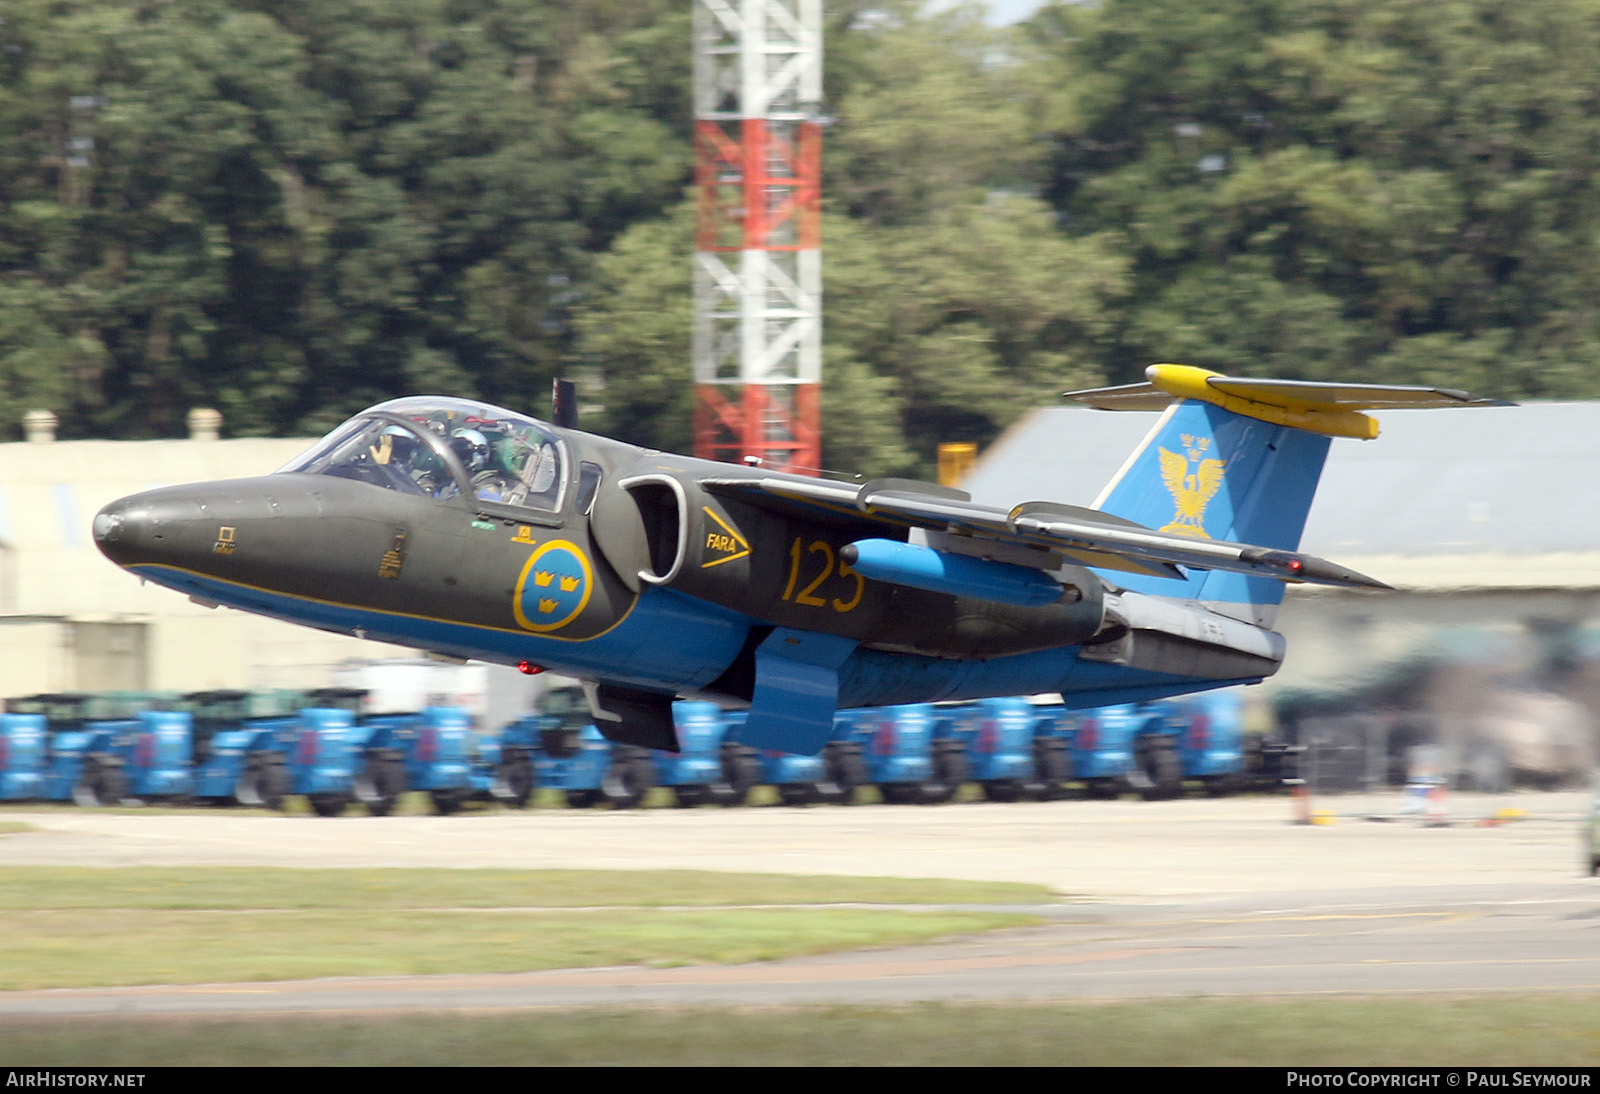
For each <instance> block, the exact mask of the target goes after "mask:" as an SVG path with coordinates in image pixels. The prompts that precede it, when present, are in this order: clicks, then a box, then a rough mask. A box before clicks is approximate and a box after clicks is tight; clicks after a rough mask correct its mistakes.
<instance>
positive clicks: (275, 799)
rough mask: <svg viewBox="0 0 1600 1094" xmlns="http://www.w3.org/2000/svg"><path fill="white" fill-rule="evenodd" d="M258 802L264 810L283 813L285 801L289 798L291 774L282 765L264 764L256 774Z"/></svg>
mask: <svg viewBox="0 0 1600 1094" xmlns="http://www.w3.org/2000/svg"><path fill="white" fill-rule="evenodd" d="M255 779H256V781H255V796H256V802H257V804H258V805H260V806H261V807H262V808H264V809H271V810H273V811H274V812H277V813H281V812H283V802H284V799H285V798H287V797H288V796H289V772H288V771H287V770H285V768H284V766H283V765H282V764H281V763H264V764H262V765H261V767H260V769H259V770H258V771H257V772H256V777H255Z"/></svg>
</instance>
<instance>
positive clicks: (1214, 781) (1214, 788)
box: [1200, 775, 1238, 798]
mask: <svg viewBox="0 0 1600 1094" xmlns="http://www.w3.org/2000/svg"><path fill="white" fill-rule="evenodd" d="M1200 784H1201V785H1202V786H1204V787H1205V789H1206V797H1208V798H1225V797H1227V796H1228V795H1229V794H1232V793H1233V792H1234V791H1235V790H1236V789H1237V788H1238V777H1237V776H1235V775H1207V776H1205V777H1204V778H1202V779H1201V780H1200Z"/></svg>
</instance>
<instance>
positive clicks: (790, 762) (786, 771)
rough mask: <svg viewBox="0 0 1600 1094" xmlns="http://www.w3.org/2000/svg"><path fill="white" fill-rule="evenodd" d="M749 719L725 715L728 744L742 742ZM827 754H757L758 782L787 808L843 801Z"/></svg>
mask: <svg viewBox="0 0 1600 1094" xmlns="http://www.w3.org/2000/svg"><path fill="white" fill-rule="evenodd" d="M749 715H750V712H749V711H747V710H728V711H724V712H723V715H722V717H723V719H724V721H726V723H727V726H728V731H727V736H726V741H727V742H736V741H738V740H739V731H740V730H741V729H743V728H744V722H745V719H746V718H747V717H749ZM834 743H836V742H830V743H829V745H830V747H831V746H832V745H833V744H834ZM834 751H835V752H837V751H838V750H837V749H835V750H834ZM827 754H828V752H827V749H826V748H825V749H824V750H823V754H822V755H820V756H797V755H795V754H793V753H791V752H774V751H773V750H771V749H763V750H758V751H756V752H755V757H756V762H757V763H758V764H759V765H760V768H761V770H760V774H759V776H758V777H757V778H756V782H757V783H760V784H762V785H765V786H770V787H773V788H774V789H776V790H777V792H778V800H779V801H781V802H783V804H784V805H811V804H812V803H814V802H823V801H833V802H837V801H842V800H843V797H844V795H843V793H842V791H841V789H840V787H839V786H838V785H837V784H835V783H833V782H832V781H831V780H830V779H829V778H828V766H827V760H826V758H825V757H826V756H827Z"/></svg>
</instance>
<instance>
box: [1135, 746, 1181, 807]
mask: <svg viewBox="0 0 1600 1094" xmlns="http://www.w3.org/2000/svg"><path fill="white" fill-rule="evenodd" d="M1137 763H1138V765H1139V774H1142V775H1143V778H1142V779H1140V780H1139V782H1138V790H1139V796H1140V797H1142V798H1143V799H1144V800H1145V801H1147V802H1152V801H1161V800H1164V799H1166V798H1176V797H1177V796H1178V795H1180V794H1181V793H1182V792H1183V768H1182V767H1181V766H1180V764H1179V761H1178V750H1177V748H1176V747H1174V746H1173V744H1172V742H1171V741H1167V740H1159V741H1155V740H1152V741H1140V742H1139V748H1138V752H1137Z"/></svg>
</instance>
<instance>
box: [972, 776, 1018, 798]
mask: <svg viewBox="0 0 1600 1094" xmlns="http://www.w3.org/2000/svg"><path fill="white" fill-rule="evenodd" d="M979 785H980V786H981V787H983V797H984V800H985V801H992V802H1014V801H1021V800H1022V780H1021V779H989V780H987V781H986V782H983V783H980V784H979Z"/></svg>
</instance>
